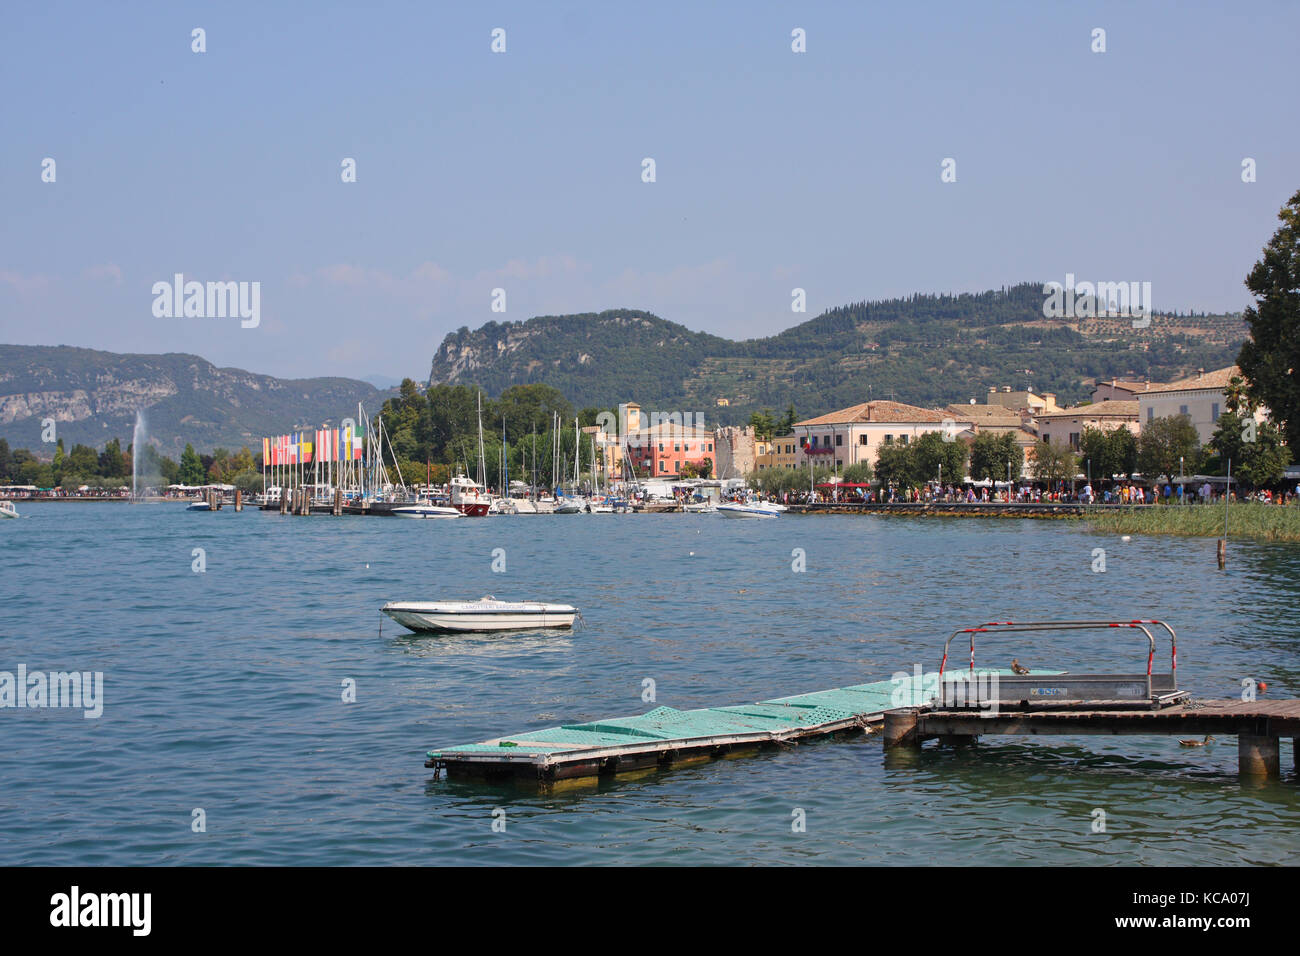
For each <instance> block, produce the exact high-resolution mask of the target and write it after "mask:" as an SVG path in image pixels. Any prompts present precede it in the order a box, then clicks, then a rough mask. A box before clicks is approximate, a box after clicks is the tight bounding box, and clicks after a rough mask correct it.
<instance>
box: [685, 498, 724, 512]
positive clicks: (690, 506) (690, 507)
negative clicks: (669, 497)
mask: <svg viewBox="0 0 1300 956" xmlns="http://www.w3.org/2000/svg"><path fill="white" fill-rule="evenodd" d="M682 510H683V511H685V512H686V513H687V514H691V515H712V514H717V513H718V506H717V505H715V504H713V503H712V502H710V501H688V502H686V504H684V505H682Z"/></svg>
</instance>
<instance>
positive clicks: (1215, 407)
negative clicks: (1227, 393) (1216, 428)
mask: <svg viewBox="0 0 1300 956" xmlns="http://www.w3.org/2000/svg"><path fill="white" fill-rule="evenodd" d="M1218 420H1219V403H1218V402H1212V403H1211V404H1210V421H1212V422H1217V421H1218Z"/></svg>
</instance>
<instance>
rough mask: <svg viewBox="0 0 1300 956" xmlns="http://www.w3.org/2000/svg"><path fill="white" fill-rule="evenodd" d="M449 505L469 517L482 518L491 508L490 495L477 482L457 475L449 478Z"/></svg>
mask: <svg viewBox="0 0 1300 956" xmlns="http://www.w3.org/2000/svg"><path fill="white" fill-rule="evenodd" d="M451 506H452V507H453V508H455V509H456V510H457V511H460V512H461V513H463V514H465V515H467V516H469V517H471V518H482V517H483V516H484V515H486V514H487V513H488V512H489V511H491V510H492V496H491V495H490V494H489V493H487V492H486V491H484V490H483V488H482V486H481V485H479V483H478V482H476V481H473V480H472V479H470V478H468V477H466V476H465V475H457V476H456V477H454V478H452V479H451Z"/></svg>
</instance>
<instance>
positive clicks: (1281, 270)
mask: <svg viewBox="0 0 1300 956" xmlns="http://www.w3.org/2000/svg"><path fill="white" fill-rule="evenodd" d="M1277 218H1278V219H1280V220H1281V221H1282V225H1281V226H1280V227H1279V228H1278V230H1277V232H1275V233H1273V238H1272V239H1270V240H1269V243H1268V245H1267V246H1265V247H1264V257H1263V258H1262V259H1260V260H1259V261H1258V262H1256V263H1255V267H1254V268H1253V269H1251V270H1250V275H1248V276H1247V277H1246V288H1248V289H1249V290H1250V291H1251V294H1252V295H1254V297H1255V304H1254V305H1253V306H1251V307H1249V308H1247V309H1246V311H1245V313H1244V318H1245V320H1246V324H1247V325H1248V326H1250V338H1249V339H1247V340H1246V342H1245V344H1243V345H1242V347H1241V355H1240V356H1239V357H1238V358H1237V364H1238V365H1240V366H1241V370H1242V371H1243V372H1245V373H1246V378H1247V380H1248V382H1249V386H1248V388H1249V392H1250V395H1251V397H1252V398H1253V399H1255V400H1256V401H1257V402H1259V403H1261V404H1263V405H1265V406H1266V407H1267V408H1268V409H1269V411H1270V412H1271V414H1272V416H1273V420H1274V421H1276V422H1277V423H1278V424H1279V425H1280V426H1281V428H1282V431H1283V434H1285V435H1286V440H1287V444H1288V445H1290V446H1291V447H1293V448H1295V447H1300V381H1297V380H1296V377H1295V375H1294V372H1295V370H1296V369H1297V368H1298V367H1300V192H1297V193H1296V194H1295V195H1294V196H1292V197H1291V198H1290V200H1288V201H1287V204H1286V205H1285V206H1283V207H1282V210H1281V212H1279V213H1278V214H1277Z"/></svg>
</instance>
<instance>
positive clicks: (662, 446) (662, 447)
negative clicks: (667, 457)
mask: <svg viewBox="0 0 1300 956" xmlns="http://www.w3.org/2000/svg"><path fill="white" fill-rule="evenodd" d="M659 450H660V451H663V450H664V443H663V442H660V443H659Z"/></svg>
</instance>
